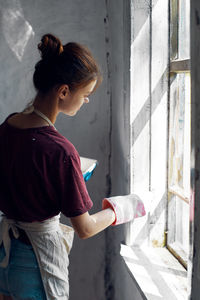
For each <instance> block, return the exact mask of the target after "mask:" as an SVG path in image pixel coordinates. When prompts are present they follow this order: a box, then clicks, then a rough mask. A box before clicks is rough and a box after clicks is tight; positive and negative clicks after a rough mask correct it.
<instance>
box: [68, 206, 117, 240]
mask: <svg viewBox="0 0 200 300" xmlns="http://www.w3.org/2000/svg"><path fill="white" fill-rule="evenodd" d="M70 220H71V223H72V226H73V228H74V230H75V231H76V233H77V234H78V236H79V237H80V238H81V239H87V238H89V237H92V236H93V235H95V234H97V233H98V232H100V231H102V230H104V229H105V228H107V227H108V226H110V225H111V224H112V223H113V222H114V221H115V213H114V211H113V210H112V209H111V208H107V209H104V210H102V211H99V212H98V213H96V214H93V215H90V214H89V213H88V212H86V213H84V214H82V215H80V216H77V217H73V218H70Z"/></svg>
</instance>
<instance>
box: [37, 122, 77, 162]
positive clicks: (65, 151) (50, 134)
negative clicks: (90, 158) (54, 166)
mask: <svg viewBox="0 0 200 300" xmlns="http://www.w3.org/2000/svg"><path fill="white" fill-rule="evenodd" d="M40 136H41V140H43V142H42V145H40V146H42V148H44V151H45V152H50V153H52V154H54V156H57V155H58V156H62V158H64V159H66V160H67V161H68V160H71V159H72V160H78V162H79V161H80V157H79V154H78V151H77V150H76V148H75V146H74V145H73V144H72V143H71V142H70V141H69V140H68V139H67V138H66V137H64V136H63V135H62V134H60V133H59V132H58V131H56V130H55V129H52V128H49V129H47V130H46V131H45V132H43V131H41V132H40Z"/></svg>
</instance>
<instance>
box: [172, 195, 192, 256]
mask: <svg viewBox="0 0 200 300" xmlns="http://www.w3.org/2000/svg"><path fill="white" fill-rule="evenodd" d="M167 243H168V245H169V246H170V247H171V248H172V249H173V250H174V251H176V253H177V254H178V255H179V256H181V257H182V259H183V260H184V261H185V262H187V257H188V253H189V205H188V203H186V202H185V201H183V200H182V199H181V198H179V197H178V196H176V195H173V194H171V193H170V195H169V220H168V236H167Z"/></svg>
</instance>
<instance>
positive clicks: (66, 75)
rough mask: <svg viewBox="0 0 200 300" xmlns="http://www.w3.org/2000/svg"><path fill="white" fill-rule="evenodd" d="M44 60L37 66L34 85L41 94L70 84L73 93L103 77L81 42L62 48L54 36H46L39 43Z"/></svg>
mask: <svg viewBox="0 0 200 300" xmlns="http://www.w3.org/2000/svg"><path fill="white" fill-rule="evenodd" d="M38 49H39V51H40V53H41V60H40V61H39V62H38V63H37V64H36V65H35V72H34V74H33V83H34V86H35V88H36V90H38V91H39V92H42V93H46V92H48V91H49V90H51V89H52V88H53V87H55V86H56V85H61V84H67V85H68V86H69V89H70V90H71V91H74V90H76V89H77V88H79V87H81V86H85V85H87V84H88V83H89V82H91V81H92V80H97V83H96V86H95V89H96V88H97V86H99V84H100V83H101V80H102V77H101V73H100V70H99V67H98V64H97V63H96V61H95V59H94V58H93V56H92V54H91V52H90V51H89V50H88V49H87V48H86V47H85V46H83V45H80V44H78V43H68V44H66V45H64V46H63V45H62V43H61V41H60V40H59V39H58V38H57V37H56V36H54V35H52V34H45V35H44V36H43V37H42V39H41V42H40V43H39V44H38Z"/></svg>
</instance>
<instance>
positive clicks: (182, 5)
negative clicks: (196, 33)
mask: <svg viewBox="0 0 200 300" xmlns="http://www.w3.org/2000/svg"><path fill="white" fill-rule="evenodd" d="M179 15H180V17H179V46H178V48H179V51H178V52H179V53H178V54H179V55H178V56H179V59H183V58H184V59H186V58H190V1H189V0H181V1H179Z"/></svg>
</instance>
